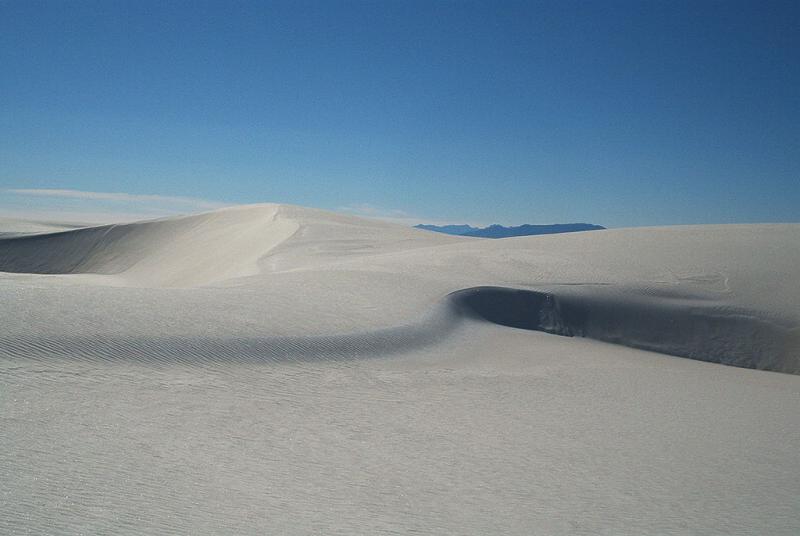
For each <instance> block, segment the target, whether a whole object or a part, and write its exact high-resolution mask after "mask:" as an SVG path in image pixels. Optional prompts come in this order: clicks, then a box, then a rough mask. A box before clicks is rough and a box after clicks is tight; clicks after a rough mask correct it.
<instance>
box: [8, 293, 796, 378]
mask: <svg viewBox="0 0 800 536" xmlns="http://www.w3.org/2000/svg"><path fill="white" fill-rule="evenodd" d="M764 317H765V315H764V314H763V313H761V314H760V313H758V312H756V311H749V310H744V309H734V308H727V309H720V308H718V307H714V306H708V305H704V304H700V303H674V302H652V301H645V300H638V301H637V300H635V299H630V298H629V299H626V300H620V299H619V298H618V297H616V298H615V297H614V296H613V295H609V296H607V297H606V298H605V299H602V298H600V297H598V296H593V297H585V296H557V295H554V294H552V293H550V292H544V291H533V290H523V289H514V288H506V287H473V288H468V289H464V290H460V291H456V292H453V293H451V294H449V295H448V296H446V297H445V299H443V300H442V301H441V302H440V304H439V305H438V306H437V307H435V308H434V310H433V311H430V312H428V313H427V314H425V315H423V316H422V317H421V318H420V319H418V320H417V321H416V322H413V323H409V324H407V325H402V326H397V327H392V328H386V329H378V330H373V331H365V332H355V333H344V334H339V335H326V336H307V337H303V336H298V337H287V336H283V337H270V336H263V337H242V336H239V337H237V336H229V337H198V336H195V337H186V336H171V337H163V336H162V337H149V338H144V337H135V336H130V337H108V336H92V337H60V338H46V337H31V338H29V339H23V338H19V337H16V338H7V337H3V336H0V356H3V357H10V358H22V357H54V356H57V357H70V358H83V359H102V360H113V359H119V358H124V359H135V360H137V361H154V362H178V363H187V364H201V363H215V362H216V363H219V362H225V361H238V362H276V361H306V360H314V359H353V358H364V357H374V356H382V355H390V354H396V353H404V352H409V351H412V350H416V349H420V348H424V347H427V346H431V345H435V344H437V343H438V342H440V341H441V340H442V339H443V338H445V337H447V336H448V335H449V334H450V333H452V332H453V331H454V330H455V329H456V328H457V327H459V326H462V325H463V323H464V322H470V321H484V322H489V323H492V324H496V325H498V326H505V327H509V328H516V329H523V330H533V331H542V332H545V333H551V334H555V335H561V336H566V337H587V338H591V339H595V340H599V341H603V342H609V343H614V344H620V345H623V346H628V347H632V348H638V349H643V350H649V351H654V352H659V353H663V354H668V355H673V356H678V357H686V358H690V359H697V360H700V361H707V362H713V363H721V364H725V365H733V366H737V367H744V368H751V369H759V370H770V371H775V372H784V373H790V374H800V362H798V359H797V355H798V354H797V349H798V336H797V334H798V331H797V329H796V328H794V329H793V328H792V327H791V325H790V324H789V323H786V322H783V323H781V322H777V321H767V320H765V319H764Z"/></svg>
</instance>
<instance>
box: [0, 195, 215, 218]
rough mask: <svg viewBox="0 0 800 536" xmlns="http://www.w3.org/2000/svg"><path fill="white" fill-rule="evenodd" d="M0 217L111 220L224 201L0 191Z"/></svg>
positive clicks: (182, 210) (194, 209)
mask: <svg viewBox="0 0 800 536" xmlns="http://www.w3.org/2000/svg"><path fill="white" fill-rule="evenodd" d="M0 194H4V195H0V216H4V217H11V218H17V219H29V220H42V221H70V222H84V223H115V222H120V221H134V220H144V219H152V218H157V217H162V216H172V215H177V214H186V213H192V212H202V211H206V210H214V209H218V208H222V207H224V206H228V205H229V203H228V204H226V203H221V202H218V201H212V200H208V199H200V198H196V197H185V196H170V195H158V194H133V193H127V192H94V191H89V190H75V189H62V188H9V189H5V190H0Z"/></svg>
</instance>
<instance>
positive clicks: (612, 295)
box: [0, 205, 800, 374]
mask: <svg viewBox="0 0 800 536" xmlns="http://www.w3.org/2000/svg"><path fill="white" fill-rule="evenodd" d="M604 233H611V232H604V231H597V232H593V233H592V237H593V240H594V238H595V237H597V239H599V240H600V241H602V240H604V237H605V239H606V240H608V244H609V245H608V248H609V249H611V250H613V251H611V253H610V254H606V253H604V254H603V255H604V256H603V257H602V258H601V257H600V256H597V254H596V253H587V255H595V258H596V260H597V262H598V263H599V262H601V261H602V262H606V261H605V260H603V259H606V258H607V257H609V256H610V257H613V256H614V255H620V254H624V253H625V252H627V254H628V255H630V252H631V251H636V246H637V243H636V242H635V241H634V240H632V239H631V238H630V237H638V238H636V239H637V240H639V242H638V244H639V250H640V251H643V250H644V247H645V246H647V247H652V245H651V244H649V242H646V241H645V242H643V241H642V240H643V238H642V237H644V239H646V238H647V237H648V234H647V232H646V231H644V234H642V233H643V232H642V231H638V234H636V235H634V234H630V233H629V234H625V233H623V234H622V235H620V234H619V233H617V234H616V235H614V234H604ZM784 234H785V235H787V236H790V237H791V236H792V235H791V233H786V232H784ZM578 235H580V233H578ZM620 236H622V237H623V238H626V237H627V238H626V239H625V240H620V239H619V237H620ZM652 236H656V235H655V234H653V235H652ZM692 236H693V235H691V234H687V235H686V237H687V238H682V239H681V240H684V241H685V243H686V244H687V245H688V244H689V243H690V242H691V241H692V240H694V241H695V242H696V243H695V244H694V245H693V246H692V247H694V248H695V249H696V250H698V251H700V250H713V249H714V247H715V246H716V244H715V243H713V242H709V243H708V244H705V243H703V242H702V241H700V242H697V240H696V239H695V238H692ZM719 236H723V237H725V236H727V235H725V234H723V235H719ZM609 237H611V238H613V240H610V239H609ZM581 240H583V238H582V237H581V236H577V235H573V236H571V237H548V238H547V239H546V241H543V240H542V239H541V238H540V237H530V238H522V239H513V240H509V241H494V242H489V241H484V240H479V239H469V238H459V237H448V236H444V235H438V234H435V233H428V232H425V231H419V230H415V229H410V228H406V227H402V226H399V225H394V224H388V223H382V222H375V221H370V220H363V219H360V218H355V217H350V216H343V215H338V214H331V213H326V212H324V211H317V210H313V209H304V208H301V207H291V206H284V205H254V206H242V207H234V208H228V209H223V210H219V211H215V212H210V213H205V214H199V215H194V216H185V217H177V218H168V219H162V220H154V221H147V222H139V223H131V224H122V225H106V226H99V227H91V228H81V229H74V230H69V231H63V232H56V233H48V234H31V235H23V236H12V237H5V238H0V271H4V272H10V273H17V274H40V275H50V276H54V275H55V276H58V277H61V278H66V279H62V280H63V281H71V280H70V279H69V278H70V277H71V276H74V275H78V274H82V275H83V276H86V275H87V274H90V275H92V276H94V279H90V280H88V282H87V281H86V280H83V281H82V284H88V285H89V286H92V285H105V286H107V285H112V286H119V287H123V288H122V289H120V293H118V294H114V300H116V301H115V303H114V304H112V305H103V306H104V307H105V306H108V307H109V314H113V311H114V307H124V304H125V302H124V300H125V299H131V300H133V299H135V298H134V297H133V296H134V295H133V294H127V293H128V292H131V293H132V292H133V291H125V289H124V287H137V288H144V289H151V290H150V291H151V292H157V291H158V289H159V288H162V287H177V288H187V289H188V288H191V287H196V286H206V285H212V284H217V283H222V282H227V281H230V280H239V279H240V278H245V277H247V278H248V279H246V280H240V281H239V283H238V285H240V286H242V285H243V287H242V288H244V289H245V290H246V289H247V288H251V287H252V288H254V289H255V288H260V287H258V285H263V284H265V282H271V281H280V279H276V278H279V277H280V274H281V273H286V272H297V271H300V272H303V273H307V274H308V276H307V277H308V279H307V281H308V282H309V283H310V282H311V281H312V279H313V278H316V279H313V281H315V282H317V283H319V282H320V281H321V285H319V284H318V285H317V287H319V286H321V287H324V286H325V282H326V281H328V280H330V279H329V277H330V274H334V273H341V272H343V271H350V272H352V273H356V274H358V277H359V279H360V280H362V281H363V287H364V288H368V287H369V286H370V285H371V284H373V283H372V282H373V279H374V278H375V277H376V274H386V273H390V274H392V275H393V277H395V278H411V277H414V278H422V279H424V280H430V283H428V284H426V285H424V286H420V289H419V291H418V294H419V296H420V297H419V299H418V300H417V301H419V302H420V303H422V302H427V303H428V304H430V303H436V299H437V296H438V297H439V302H438V305H435V306H434V307H433V309H432V310H428V311H427V312H426V311H425V310H422V309H419V308H417V310H416V319H414V320H410V321H408V320H406V321H405V322H402V323H397V322H394V324H395V325H389V326H383V327H379V328H374V329H363V330H356V331H353V330H352V328H348V329H344V330H342V329H341V328H339V329H338V330H335V331H338V332H336V333H330V332H329V331H331V330H326V329H321V328H320V334H314V333H310V334H309V335H300V336H274V335H272V334H271V332H272V328H271V324H270V322H279V321H280V317H281V311H272V310H271V309H269V306H270V304H269V303H265V304H264V308H265V310H269V311H270V313H269V315H267V316H268V318H267V320H266V321H264V324H263V327H262V329H261V330H260V332H261V333H263V335H255V336H254V335H253V334H252V333H248V334H243V333H241V331H240V329H239V328H238V326H237V324H236V323H229V324H225V325H223V326H222V327H221V329H217V330H216V331H215V333H214V334H202V333H201V334H197V333H186V332H181V331H180V330H176V331H175V332H174V333H170V332H169V330H167V331H166V332H165V330H163V329H160V330H156V329H154V328H152V327H151V328H148V325H147V321H144V324H143V326H137V330H135V334H134V333H133V332H132V333H131V334H130V335H121V334H120V333H119V332H116V333H111V334H109V333H103V332H100V331H98V332H97V333H96V334H92V333H86V332H85V331H83V332H81V331H77V330H75V328H74V327H71V326H72V324H70V322H69V321H67V322H65V327H63V329H62V330H61V331H60V332H53V331H52V330H50V331H47V330H42V329H37V326H36V325H35V323H34V324H30V325H23V326H22V327H21V328H20V329H17V330H16V331H8V332H7V333H6V334H3V335H0V356H4V357H11V358H20V357H26V356H27V357H43V356H71V357H80V358H102V359H126V358H128V359H136V360H155V361H179V362H207V361H225V360H239V361H242V360H243V361H280V360H303V359H317V358H335V359H344V358H355V357H367V356H377V355H385V354H391V353H398V352H408V351H411V350H415V349H419V348H424V347H427V346H432V345H435V344H437V343H438V342H439V341H441V340H442V339H444V338H445V337H447V336H448V335H449V334H450V333H452V332H453V330H454V329H455V327H457V326H463V325H464V321H475V320H480V321H488V322H491V323H493V324H495V325H497V326H504V327H510V328H520V329H526V330H535V331H542V332H546V333H552V334H557V335H563V336H568V337H586V338H590V339H596V340H599V341H604V342H608V343H614V344H620V345H624V346H629V347H633V348H638V349H644V350H649V351H654V352H660V353H664V354H669V355H674V356H681V357H687V358H691V359H696V360H701V361H708V362H715V363H722V364H727V365H735V366H739V367H745V368H753V369H762V370H771V371H778V372H787V373H793V374H798V373H800V335H799V334H800V327H799V326H798V322H797V318H796V316H792V315H787V314H785V311H784V310H775V311H765V310H760V308H759V307H753V308H749V307H748V306H747V304H746V303H744V304H742V303H741V302H737V301H736V300H735V298H737V295H736V293H735V290H736V289H733V290H731V288H730V284H729V281H728V277H727V276H724V277H723V276H721V275H714V277H710V276H706V275H701V276H691V277H688V276H687V277H683V278H682V279H681V280H680V281H679V283H680V284H678V285H677V286H674V287H664V285H663V284H661V286H660V287H659V286H657V285H656V286H653V281H651V280H649V279H647V278H648V277H650V278H651V279H652V276H645V275H642V276H640V279H641V280H639V279H637V277H638V276H636V275H635V274H634V275H633V276H629V277H628V279H623V280H622V281H621V282H617V283H614V284H610V283H603V284H600V283H599V282H597V279H598V276H597V274H596V273H593V272H590V271H587V269H586V268H583V267H581V266H582V265H584V264H588V265H591V264H592V262H591V261H592V259H591V258H590V259H589V262H588V263H587V262H586V259H583V258H582V257H581V256H575V254H574V253H569V252H570V251H573V250H575V251H578V252H579V253H580V254H581V255H582V253H583V251H585V250H584V249H581V248H575V244H576V243H577V244H580V243H581V242H580V241H581ZM564 244H566V245H568V246H569V248H567V247H564ZM697 244H700V245H699V247H698V245H697ZM792 244H793V243H792ZM533 245H536V246H537V247H538V248H540V250H541V251H542V252H543V253H531V251H534V252H535V251H539V250H535V249H531V247H532V246H533ZM687 247H688V246H687ZM570 248H572V249H570ZM717 249H720V251H719V252H717V251H714V252H713V254H714V255H715V256H714V257H713V258H712V261H714V262H717V263H719V264H720V265H721V268H720V270H718V271H717V272H714V273H715V274H722V273H725V270H728V269H729V268H728V267H727V266H728V265H732V264H735V263H736V262H737V261H736V257H735V256H734V257H732V258H733V259H734V260H731V259H730V258H729V257H730V256H731V255H733V254H734V253H735V254H737V255H740V256H741V255H742V253H741V252H737V251H734V249H733V248H727V249H726V248H717ZM745 253H746V252H745ZM789 253H790V255H789V257H788V259H789V260H788V261H787V262H786V263H784V264H786V265H791V264H792V263H791V262H790V261H791V259H792V257H791V255H795V254H796V251H790V252H789ZM570 255H572V257H570ZM776 258H777V257H774V258H771V259H768V261H769V262H770V263H771V264H769V265H768V267H769V269H770V270H775V269H776V268H775V266H778V264H776V260H775V259H776ZM552 259H556V260H557V263H558V264H556V266H557V267H558V268H557V270H555V271H554V272H553V273H555V274H557V275H559V276H562V275H564V274H565V273H566V272H568V271H569V270H572V272H570V273H571V274H572V275H571V277H573V278H580V277H581V276H582V274H583V275H584V276H585V277H584V280H583V281H581V280H580V279H578V281H581V282H580V283H572V284H570V285H567V286H562V287H557V286H556V287H553V286H552V285H548V284H547V281H546V280H542V277H541V275H540V272H542V273H543V272H544V270H545V267H546V262H555V261H552ZM571 259H572V260H571ZM637 262H640V263H641V262H643V261H642V260H641V259H637ZM703 262H705V263H706V264H708V262H707V261H703ZM765 262H766V261H765ZM687 263H688V265H689V266H692V264H691V263H694V264H699V261H697V260H696V259H689V261H687ZM487 266H488V267H490V268H491V269H493V270H494V272H492V271H491V270H489V271H487ZM509 266H510V267H511V268H512V269H509ZM565 266H566V268H565ZM574 266H577V268H573V267H574ZM581 270H583V272H581ZM551 271H552V269H551ZM651 271H652V270H651ZM706 272H707V269H706ZM495 273H496V274H501V275H492V274H495ZM642 273H645V270H644V269H642ZM754 273H755V272H754ZM601 275H602V274H601ZM745 275H747V274H745ZM487 277H493V278H494V279H495V280H494V281H492V284H491V285H485V284H482V283H483V282H485V281H486V278H487ZM747 277H749V278H750V279H758V277H760V276H757V275H752V274H751V275H747ZM592 279H594V281H593V280H592ZM740 279H741V278H740ZM778 279H779V278H776V281H777V285H780V284H781V282H780V281H778ZM525 280H528V281H531V284H530V285H521V284H520V281H525ZM453 281H457V282H458V283H457V284H456V283H453ZM45 282H46V280H44V279H43V280H42V282H41V284H45ZM745 282H746V281H745ZM294 284H295V285H297V283H296V282H295V283H294ZM764 284H765V283H764V282H763V281H761V282H759V283H758V285H761V286H763V285H764ZM248 285H250V286H248ZM454 285H456V286H455V290H453V287H454ZM698 285H707V287H708V289H709V290H707V291H704V290H703V288H704V287H702V286H699V287H698ZM758 285H755V284H754V285H753V286H754V288H756V290H757V291H758V293H759V295H763V294H764V292H762V291H761V290H760V289H761V287H759V286H758ZM519 286H527V287H528V288H525V289H520V288H518V287H519ZM311 287H312V285H310V284H309V285H303V284H302V280H301V284H300V285H299V286H294V287H293V286H290V285H288V284H287V285H286V286H285V287H284V286H278V287H275V288H276V292H278V291H279V292H285V293H287V295H288V296H290V298H291V299H296V300H311V301H313V300H315V299H320V300H324V299H329V298H326V297H324V296H321V295H315V294H314V293H315V292H317V293H319V292H320V291H319V290H312V289H311ZM270 288H273V287H270ZM315 288H316V287H315ZM554 288H555V289H556V290H553V289H554ZM769 288H778V287H776V285H774V284H773V285H772V287H769ZM640 289H643V290H640ZM712 291H713V292H712ZM772 292H773V293H775V294H776V295H777V293H776V292H775V291H774V290H772ZM431 293H433V294H431ZM745 295H746V294H745ZM127 296H130V297H129V298H128V297H127ZM395 298H396V296H391V295H388V294H386V293H385V295H384V297H383V299H384V301H383V303H380V304H379V306H380V307H383V308H384V309H386V308H391V307H392V302H393V300H394V299H395ZM732 300H733V301H732ZM789 301H790V300H789ZM45 303H47V302H45ZM45 306H46V305H45ZM96 306H97V305H96V303H93V305H92V307H96ZM80 307H81V305H80V304H75V305H74V309H75V310H79V309H80ZM173 307H174V308H173V309H172V311H173V314H174V315H176V316H179V315H182V314H183V313H184V310H183V309H182V307H183V306H182V305H181V302H180V301H179V300H178V301H176V302H175V303H174V305H173ZM206 307H207V313H206V316H205V317H203V318H204V320H203V321H204V322H206V323H207V325H208V326H212V325H214V324H215V315H214V307H215V304H214V302H213V301H210V302H208V303H207V305H206ZM349 307H350V308H352V307H354V305H352V304H350V303H342V307H341V311H340V312H339V316H341V317H346V316H347V314H348V310H349V309H348V308H349ZM27 309H29V308H27ZM778 309H780V308H778ZM22 312H23V313H29V312H30V311H29V310H26V309H23V310H22ZM79 312H80V311H79ZM380 314H381V313H378V312H376V315H380ZM320 315H322V313H320ZM242 320H243V321H244V320H247V319H242ZM313 320H314V319H313V318H312V319H310V321H309V322H310V324H313ZM326 321H327V322H329V323H331V320H330V318H329V316H327V317H323V316H320V318H319V323H320V325H323V324H324V322H326ZM152 322H153V323H155V322H157V321H155V320H153V321H152ZM162 322H163V321H162ZM378 324H380V323H379V322H378ZM332 325H334V324H332ZM335 325H336V326H341V325H343V324H342V323H341V322H338V323H335ZM215 327H219V326H215ZM159 328H160V326H159ZM184 331H185V330H184ZM198 331H200V332H202V331H203V330H202V326H201V329H199V330H198ZM220 332H221V333H222V334H220ZM272 333H274V332H272Z"/></svg>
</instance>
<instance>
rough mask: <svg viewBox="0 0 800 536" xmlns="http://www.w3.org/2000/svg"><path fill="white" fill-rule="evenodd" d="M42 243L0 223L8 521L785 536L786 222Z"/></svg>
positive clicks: (791, 346) (790, 440) (239, 232)
mask: <svg viewBox="0 0 800 536" xmlns="http://www.w3.org/2000/svg"><path fill="white" fill-rule="evenodd" d="M40 225H41V226H40ZM53 230H54V229H53V228H50V227H47V226H44V225H42V224H36V225H33V226H27V227H26V224H24V223H20V222H11V221H9V220H0V233H3V232H4V231H5V232H7V233H10V234H0V325H2V326H3V328H2V330H1V331H0V419H2V422H3V434H0V482H2V491H1V492H0V533H9V534H16V533H20V534H25V533H32V534H33V533H37V534H38V533H48V534H83V533H90V534H91V533H116V534H119V533H128V534H164V533H181V534H220V533H236V534H264V533H279V534H280V533H291V534H309V533H320V534H353V533H359V534H408V533H421V534H492V533H495V534H496V533H503V534H797V533H798V532H800V500H798V497H800V456H799V455H798V452H800V376H798V375H797V374H798V373H800V284H798V283H800V225H726V226H686V227H667V228H649V229H620V230H609V231H592V232H586V233H574V234H565V235H550V236H537V237H520V238H511V239H503V240H485V239H472V238H463V237H456V236H448V235H443V234H437V233H432V232H427V231H422V230H417V229H411V228H406V227H402V226H399V225H393V224H388V223H383V222H376V221H372V220H364V219H359V218H354V217H349V216H343V215H339V214H333V213H329V212H324V211H319V210H313V209H306V208H301V207H294V206H285V205H252V206H243V207H235V208H229V209H224V210H220V211H216V212H211V213H207V214H200V215H195V216H187V217H179V218H167V219H162V220H155V221H150V222H140V223H132V224H123V225H109V226H100V227H91V228H81V229H71V230H70V229H67V230H62V231H59V232H52V231H53ZM11 233H13V234H11ZM726 365H734V366H726Z"/></svg>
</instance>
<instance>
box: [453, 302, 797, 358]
mask: <svg viewBox="0 0 800 536" xmlns="http://www.w3.org/2000/svg"><path fill="white" fill-rule="evenodd" d="M450 299H451V303H452V305H453V307H454V308H455V309H456V310H458V311H460V312H461V313H462V314H465V315H466V316H469V317H472V318H479V319H483V320H486V321H488V322H492V323H495V324H500V325H502V326H508V327H512V328H519V329H527V330H534V331H543V332H546V333H553V334H556V335H563V336H568V337H573V336H579V337H587V338H591V339H596V340H599V341H604V342H609V343H614V344H621V345H624V346H630V347H632V348H639V349H642V350H650V351H654V352H661V353H664V354H669V355H674V356H679V357H687V358H691V359H697V360H700V361H708V362H713V363H722V364H726V365H733V366H738V367H745V368H752V369H761V370H771V371H776V372H787V373H791V374H798V373H800V364H799V363H798V359H797V355H798V350H799V349H798V333H797V329H796V328H793V327H792V325H791V323H789V322H784V321H781V320H779V319H773V320H765V318H768V316H767V315H765V314H763V313H760V312H756V311H748V310H744V309H735V308H731V307H726V308H722V307H719V306H710V305H706V304H704V303H702V300H690V299H687V298H685V297H681V298H680V299H674V300H660V301H654V300H645V299H637V297H636V296H635V295H634V296H625V297H623V296H620V295H618V294H608V295H607V296H603V295H602V294H598V293H594V294H592V295H591V296H580V295H574V294H573V295H565V296H555V295H554V294H551V293H548V292H538V291H533V290H521V289H510V288H503V287H475V288H470V289H465V290H462V291H458V292H455V293H453V294H452V295H451V296H450Z"/></svg>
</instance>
